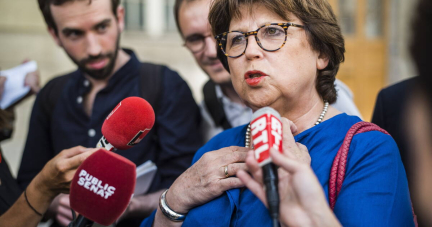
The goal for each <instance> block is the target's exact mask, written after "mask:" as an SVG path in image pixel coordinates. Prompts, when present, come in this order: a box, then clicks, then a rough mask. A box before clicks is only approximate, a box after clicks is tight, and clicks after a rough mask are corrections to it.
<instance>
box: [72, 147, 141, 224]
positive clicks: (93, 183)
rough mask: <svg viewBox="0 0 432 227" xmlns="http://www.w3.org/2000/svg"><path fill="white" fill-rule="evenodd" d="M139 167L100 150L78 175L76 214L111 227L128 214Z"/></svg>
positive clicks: (74, 201) (74, 194)
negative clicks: (125, 212) (127, 210)
mask: <svg viewBox="0 0 432 227" xmlns="http://www.w3.org/2000/svg"><path fill="white" fill-rule="evenodd" d="M135 169H136V166H135V164H134V163H133V162H131V161H129V160H128V159H126V158H124V157H122V156H120V155H118V154H115V153H113V152H109V151H106V150H104V149H100V150H98V151H96V152H95V153H94V154H92V155H91V156H89V157H88V158H87V159H86V160H85V161H84V162H83V163H82V164H81V165H80V167H79V168H78V170H77V171H76V173H75V175H74V177H73V179H72V183H71V188H70V206H71V208H72V209H73V210H75V211H76V212H78V213H79V214H81V215H82V216H84V217H86V218H87V219H89V220H92V221H94V222H96V223H99V224H102V225H111V224H112V223H114V222H115V221H116V220H117V219H118V218H119V217H120V216H121V215H122V214H123V212H124V211H125V210H126V208H127V206H128V205H129V202H130V200H131V198H132V195H133V192H134V189H135V183H136V170H135Z"/></svg>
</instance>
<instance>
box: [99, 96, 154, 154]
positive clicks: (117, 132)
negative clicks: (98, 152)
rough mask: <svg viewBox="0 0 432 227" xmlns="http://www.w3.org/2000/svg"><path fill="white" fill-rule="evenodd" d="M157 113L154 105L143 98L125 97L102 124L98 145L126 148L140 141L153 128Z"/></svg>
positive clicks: (108, 148)
mask: <svg viewBox="0 0 432 227" xmlns="http://www.w3.org/2000/svg"><path fill="white" fill-rule="evenodd" d="M154 122H155V114H154V111H153V108H152V106H151V105H150V104H149V103H148V102H147V101H146V100H145V99H143V98H140V97H128V98H125V99H123V100H122V101H121V102H120V103H119V104H118V105H117V106H116V107H115V108H114V110H113V111H111V113H110V114H109V115H108V117H107V118H106V119H105V122H104V123H103V125H102V135H103V136H102V138H101V139H100V140H99V142H98V144H97V146H96V147H103V148H105V149H107V150H109V151H113V150H116V149H120V150H126V149H129V148H131V147H133V146H134V145H136V144H137V143H139V142H140V141H141V140H142V139H143V138H144V136H145V135H147V133H148V132H149V131H150V130H151V129H152V127H153V125H154Z"/></svg>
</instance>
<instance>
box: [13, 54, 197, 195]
mask: <svg viewBox="0 0 432 227" xmlns="http://www.w3.org/2000/svg"><path fill="white" fill-rule="evenodd" d="M125 51H126V52H127V53H128V54H129V55H130V57H131V58H130V60H129V61H128V62H127V63H126V64H125V65H124V66H123V67H121V68H120V69H119V70H118V71H117V72H115V74H114V75H113V76H112V77H111V79H110V80H109V83H108V85H107V86H106V87H105V88H104V89H103V90H101V91H100V92H99V93H98V94H97V95H96V98H95V100H94V104H93V112H92V114H91V116H88V115H87V114H86V113H85V112H84V107H83V97H84V96H85V95H86V94H87V93H88V92H89V91H90V90H91V84H90V83H89V81H88V80H86V78H85V77H84V74H83V72H82V71H80V70H77V71H75V72H72V73H70V74H68V75H64V76H61V77H57V78H55V79H53V80H51V81H50V82H49V83H48V84H47V85H46V86H45V87H44V88H43V89H42V90H41V91H40V93H39V94H38V97H37V98H36V101H35V104H34V106H33V111H32V114H31V120H30V128H29V133H28V137H27V142H26V145H25V149H24V154H23V157H22V162H21V166H20V169H19V172H18V179H17V180H18V183H19V184H20V187H21V188H23V189H24V188H25V187H26V186H27V185H28V184H29V183H30V181H31V180H32V179H33V178H34V177H35V176H36V174H37V173H38V172H39V171H40V170H41V169H42V168H43V166H44V165H45V164H46V163H47V162H48V161H49V160H50V159H51V158H53V157H54V156H55V155H56V154H58V153H59V152H60V151H62V150H63V149H68V148H71V147H74V146H77V145H81V146H84V147H95V146H96V144H97V142H98V140H99V139H100V138H101V137H102V133H101V127H102V124H103V122H104V120H105V118H106V116H107V115H108V114H109V113H110V112H111V110H112V109H113V108H114V107H115V106H116V105H117V104H118V103H119V102H120V101H121V100H123V99H124V98H126V97H130V96H142V95H141V94H142V91H141V83H140V79H141V77H140V74H141V72H140V66H141V63H140V62H139V60H138V59H137V57H136V56H135V54H134V53H133V52H132V51H130V50H125ZM162 73H163V75H164V76H163V78H164V79H163V81H162V86H161V87H162V91H161V93H160V99H159V100H158V101H157V102H158V103H157V104H158V106H159V108H158V110H157V111H156V122H155V125H154V127H153V129H152V130H151V131H150V132H149V133H148V134H147V136H146V137H144V139H143V140H142V141H141V142H140V143H139V144H138V145H136V146H135V147H133V148H131V149H129V150H123V151H121V150H119V151H117V152H116V153H118V154H119V155H122V156H124V157H126V158H128V159H129V160H131V161H133V162H134V163H135V164H136V165H137V166H138V165H140V164H142V163H144V162H145V161H147V160H152V161H153V162H154V163H155V164H156V165H157V167H158V171H157V174H156V177H155V180H154V181H153V183H152V186H151V187H150V189H149V191H148V192H153V191H156V190H159V189H162V188H168V187H169V186H170V185H171V184H172V182H173V181H174V180H175V179H176V178H177V177H178V176H179V175H180V174H181V173H182V172H183V171H185V170H186V169H187V168H188V166H189V165H190V163H191V160H192V158H193V155H194V154H195V152H196V151H197V150H198V148H199V147H200V146H201V145H202V144H201V141H202V140H201V137H200V134H199V121H200V116H199V109H198V106H197V105H196V103H195V101H194V99H193V97H192V93H191V91H190V89H189V87H188V85H187V84H186V82H185V81H184V80H183V79H182V78H181V77H180V76H179V75H178V74H177V73H176V72H174V71H172V70H170V69H168V68H166V67H163V72H162ZM66 77H67V78H66ZM60 80H66V82H65V83H63V84H64V85H63V89H62V91H61V92H60V93H61V94H54V93H55V92H53V91H54V90H55V89H54V88H55V87H56V86H60V85H59V84H60V83H59V81H60ZM54 96H58V97H54ZM53 98H56V102H54V103H55V106H54V107H53V108H52V113H50V108H49V103H50V99H53Z"/></svg>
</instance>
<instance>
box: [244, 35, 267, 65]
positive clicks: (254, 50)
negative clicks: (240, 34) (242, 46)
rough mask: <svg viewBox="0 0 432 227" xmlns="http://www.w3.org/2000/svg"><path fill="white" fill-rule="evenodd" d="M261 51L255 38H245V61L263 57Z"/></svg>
mask: <svg viewBox="0 0 432 227" xmlns="http://www.w3.org/2000/svg"><path fill="white" fill-rule="evenodd" d="M263 51H264V50H263V49H262V48H261V47H260V46H259V45H258V43H257V40H256V37H255V36H253V35H251V36H249V37H247V45H246V50H245V56H246V59H248V60H252V59H257V58H261V57H262V56H263Z"/></svg>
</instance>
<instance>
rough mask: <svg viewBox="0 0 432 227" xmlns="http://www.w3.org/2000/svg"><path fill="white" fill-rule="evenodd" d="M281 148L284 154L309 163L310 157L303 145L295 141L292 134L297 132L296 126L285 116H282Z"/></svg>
mask: <svg viewBox="0 0 432 227" xmlns="http://www.w3.org/2000/svg"><path fill="white" fill-rule="evenodd" d="M282 128H283V132H282V136H283V143H282V150H283V151H284V154H285V155H286V156H287V157H289V158H291V159H294V160H298V161H299V162H302V163H304V164H307V165H310V163H311V157H310V155H309V151H308V149H307V148H306V146H305V145H303V144H301V143H296V141H295V140H294V134H296V133H297V126H296V125H295V124H294V123H293V122H292V121H290V120H288V119H287V118H284V117H282Z"/></svg>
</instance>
